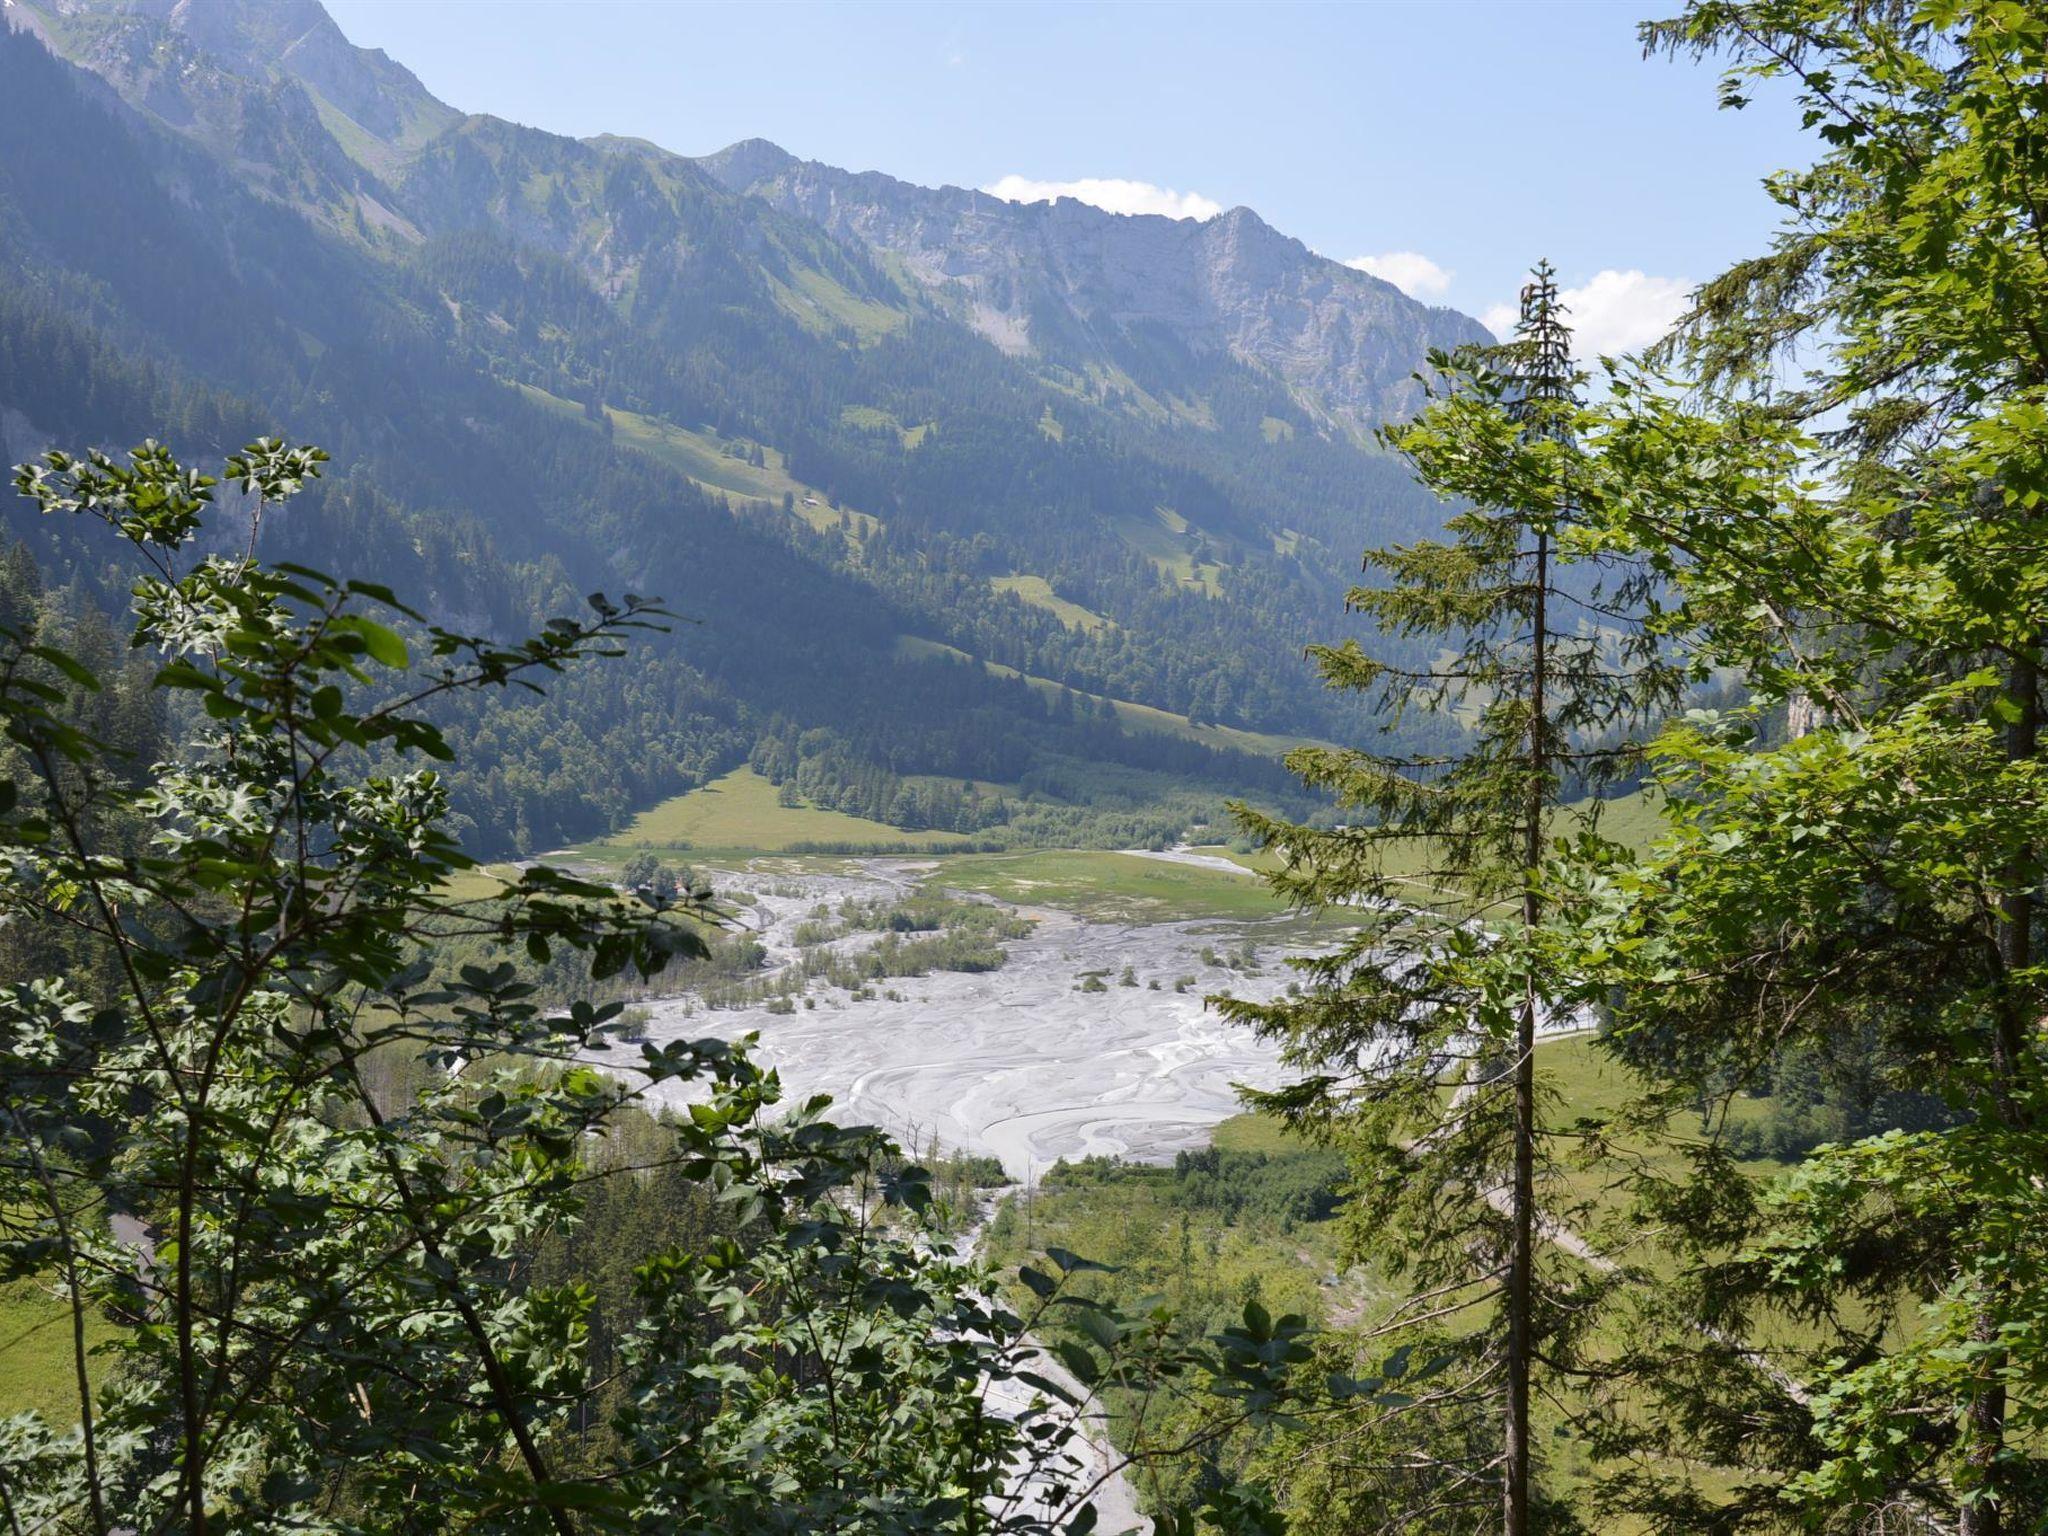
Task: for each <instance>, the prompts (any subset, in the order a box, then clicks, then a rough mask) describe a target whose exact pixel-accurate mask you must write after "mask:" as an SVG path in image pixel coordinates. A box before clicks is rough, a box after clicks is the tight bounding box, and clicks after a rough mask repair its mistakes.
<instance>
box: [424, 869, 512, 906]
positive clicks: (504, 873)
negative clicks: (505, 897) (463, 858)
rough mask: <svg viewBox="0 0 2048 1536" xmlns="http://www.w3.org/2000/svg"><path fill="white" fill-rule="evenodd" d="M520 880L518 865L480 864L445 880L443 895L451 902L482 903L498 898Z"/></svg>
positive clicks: (442, 883)
mask: <svg viewBox="0 0 2048 1536" xmlns="http://www.w3.org/2000/svg"><path fill="white" fill-rule="evenodd" d="M518 879H519V866H518V865H517V864H479V865H477V867H476V868H474V869H465V870H464V871H462V873H461V874H459V875H451V876H449V878H447V879H446V880H443V881H442V882H441V894H442V895H443V896H445V897H446V898H448V900H450V901H481V900H483V899H484V898H486V897H489V896H496V895H497V894H498V893H499V892H500V891H502V890H504V888H505V887H506V886H507V885H509V884H512V883H513V882H515V881H517V880H518Z"/></svg>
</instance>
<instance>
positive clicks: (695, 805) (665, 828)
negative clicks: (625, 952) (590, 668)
mask: <svg viewBox="0 0 2048 1536" xmlns="http://www.w3.org/2000/svg"><path fill="white" fill-rule="evenodd" d="M965 841H967V839H965V838H963V837H962V836H961V835H960V834H959V833H957V832H906V831H904V830H903V829H902V828H900V827H892V826H890V825H888V823H886V822H880V821H869V820H868V819H867V818H866V817H864V816H849V815H847V814H846V813H845V812H843V811H823V810H819V809H817V808H816V807H813V806H808V805H797V806H789V805H784V804H782V803H781V799H780V796H779V794H778V792H777V790H776V787H775V786H774V785H773V784H771V783H770V782H769V781H768V780H766V779H764V778H762V777H761V775H760V774H758V773H756V772H754V770H753V769H751V768H738V769H735V770H733V772H731V773H728V774H726V775H725V777H723V778H720V779H714V780H712V781H711V782H710V783H709V784H706V785H704V786H703V787H702V788H699V789H693V790H691V791H690V792H689V793H688V794H682V795H677V796H675V797H674V798H672V799H669V800H664V801H662V803H661V804H659V805H657V806H655V807H654V808H653V809H652V810H648V811H643V812H641V813H640V815H639V816H637V817H635V818H634V821H633V824H632V825H631V826H630V827H628V828H626V830H625V831H623V832H620V833H618V834H617V835H616V836H613V837H609V838H605V839H602V840H601V841H598V842H594V843H587V844H584V845H583V846H582V847H581V848H579V849H578V850H577V851H578V852H579V853H582V854H584V855H586V856H587V857H590V858H595V859H600V860H606V861H621V860H624V859H628V858H631V857H632V856H633V854H634V853H635V852H636V851H638V850H640V849H642V848H649V849H655V850H660V849H664V848H670V849H679V850H683V849H686V850H689V851H691V852H693V853H706V852H718V853H779V852H782V851H783V850H785V849H787V848H789V847H790V846H791V845H792V844H795V843H916V844H919V845H921V846H923V847H926V848H930V849H933V850H935V851H936V850H942V849H945V848H947V847H950V846H952V845H954V844H957V843H962V842H965Z"/></svg>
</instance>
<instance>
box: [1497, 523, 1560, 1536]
mask: <svg viewBox="0 0 2048 1536" xmlns="http://www.w3.org/2000/svg"><path fill="white" fill-rule="evenodd" d="M1549 588H1550V537H1549V535H1548V534H1547V533H1541V532H1539V533H1538V534H1537V535H1536V585H1535V599H1534V601H1533V602H1532V603H1531V605H1530V665H1529V763H1528V766H1529V790H1528V796H1529V799H1528V806H1527V809H1526V816H1527V824H1526V825H1525V826H1524V828H1523V834H1524V845H1523V862H1524V865H1525V868H1524V871H1523V884H1522V922H1523V925H1524V927H1525V928H1526V929H1528V930H1530V931H1533V930H1534V929H1535V927H1536V925H1537V924H1538V923H1540V922H1541V921H1542V919H1543V899H1542V896H1541V895H1540V894H1539V892H1538V891H1537V887H1536V869H1537V866H1538V865H1539V864H1540V863H1541V862H1542V859H1543V833H1544V815H1543V813H1544V810H1545V809H1546V805H1547V802H1548V799H1549V784H1548V773H1549V761H1548V751H1547V749H1548V745H1549V744H1548V742H1547V740H1546V736H1547V731H1546V729H1545V727H1546V725H1547V723H1548V721H1547V717H1546V713H1545V712H1546V710H1547V709H1548V707H1549V701H1548V700H1547V698H1546V697H1545V685H1546V682H1547V679H1546V677H1545V675H1544V669H1545V665H1546V663H1547V661H1548V656H1547V651H1548V648H1549V643H1550V635H1549V617H1550V616H1549V613H1548V608H1547V603H1548V596H1549ZM1541 1009H1542V1001H1541V994H1540V991H1539V989H1538V986H1537V977H1536V973H1535V970H1534V968H1533V967H1532V968H1531V969H1530V971H1529V972H1528V974H1527V976H1526V977H1525V978H1524V983H1523V993H1522V1011H1521V1016H1520V1018H1519V1019H1518V1020H1517V1022H1516V1029H1515V1058H1514V1063H1515V1068H1514V1069H1515V1146H1514V1175H1513V1187H1512V1188H1511V1190H1510V1191H1509V1196H1508V1227H1509V1236H1508V1286H1507V1314H1508V1316H1507V1324H1508V1349H1507V1424H1506V1434H1505V1436H1504V1453H1505V1460H1506V1465H1505V1467H1504V1468H1503V1475H1502V1478H1501V1494H1502V1521H1501V1529H1502V1530H1503V1531H1504V1532H1505V1533H1506V1536H1527V1533H1528V1530H1529V1442H1530V1433H1529V1365H1530V1360H1531V1357H1532V1356H1533V1354H1534V1352H1535V1339H1534V1331H1535V1319H1534V1315H1533V1314H1534V1307H1535V1292H1536V1281H1535V1269H1536V1021H1537V1016H1538V1014H1539V1013H1540V1012H1541Z"/></svg>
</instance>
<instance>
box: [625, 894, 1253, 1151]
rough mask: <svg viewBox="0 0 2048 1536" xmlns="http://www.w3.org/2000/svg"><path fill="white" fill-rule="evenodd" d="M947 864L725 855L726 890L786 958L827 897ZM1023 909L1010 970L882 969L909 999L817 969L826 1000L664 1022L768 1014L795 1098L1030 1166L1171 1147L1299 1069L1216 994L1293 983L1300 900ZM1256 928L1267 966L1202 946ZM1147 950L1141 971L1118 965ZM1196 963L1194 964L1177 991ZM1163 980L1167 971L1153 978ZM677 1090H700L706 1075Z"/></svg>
mask: <svg viewBox="0 0 2048 1536" xmlns="http://www.w3.org/2000/svg"><path fill="white" fill-rule="evenodd" d="M928 869H929V866H928V865H920V864H918V863H916V862H915V861H911V860H870V861H866V862H864V863H863V864H862V865H861V866H859V868H858V871H857V872H856V873H851V874H846V875H813V874H806V875H761V874H748V873H733V872H723V871H720V872H714V874H713V879H714V883H715V884H716V886H717V887H718V888H719V889H720V890H722V891H726V892H732V891H736V890H743V891H747V892H749V893H750V894H752V895H753V896H754V898H755V904H754V905H753V906H752V907H750V908H747V909H745V921H746V923H747V925H748V926H749V927H750V928H752V929H753V930H754V932H755V937H757V938H758V939H759V940H760V941H761V942H762V943H763V945H764V946H765V947H766V948H767V951H768V964H769V967H770V972H769V974H772V973H773V970H774V969H775V968H778V967H781V966H785V965H789V964H791V963H793V962H794V961H795V959H796V957H797V949H796V946H795V944H794V943H793V941H792V938H791V934H792V932H793V930H794V929H795V927H796V925H797V923H799V922H801V921H802V920H803V919H804V918H805V917H806V916H808V915H809V914H810V912H811V911H812V909H813V908H815V907H816V906H817V905H818V904H819V903H821V902H823V903H830V904H831V905H833V906H837V904H838V903H839V902H841V901H842V900H845V899H846V898H848V897H856V898H860V899H864V900H865V899H872V898H875V897H883V898H888V899H900V898H902V897H904V896H908V895H910V894H911V893H912V892H913V891H914V890H915V888H916V885H917V882H918V880H919V879H920V878H922V877H923V875H924V874H925V873H926V871H927V870H928ZM1019 910H1021V911H1023V912H1024V913H1025V915H1027V916H1029V917H1031V918H1032V919H1033V920H1034V926H1033V930H1032V932H1031V934H1030V936H1029V937H1027V938H1022V939H1012V940H1008V941H1006V944H1005V947H1006V948H1007V950H1008V952H1009V958H1008V960H1007V962H1006V963H1005V964H1004V965H1003V967H1002V968H1001V969H1000V970H995V971H986V972H978V973H958V972H934V973H932V974H931V975H929V976H923V977H903V978H895V979H891V980H886V981H881V982H877V983H876V984H875V986H876V988H877V989H894V990H895V991H897V992H898V993H900V994H901V995H902V998H903V1000H902V1001H900V1002H898V1001H891V1000H889V999H888V998H886V997H884V996H880V995H878V996H876V997H875V998H873V999H871V1000H855V999H854V998H853V997H852V996H850V995H849V994H848V993H846V992H844V991H841V990H839V989H836V988H830V987H825V986H822V985H814V986H813V988H812V991H811V994H810V995H811V999H812V1001H813V1002H814V1004H815V1006H814V1007H813V1008H808V1009H807V1008H805V1007H803V1006H802V1005H801V1004H799V1006H798V1008H797V1011H796V1012H795V1013H788V1014H782V1013H772V1012H770V1011H769V1010H768V1008H767V1007H766V1005H765V1004H764V1005H759V1006H750V1007H745V1008H730V1009H707V1008H704V1007H703V1006H701V1004H700V1003H698V1002H697V1001H695V1000H693V999H692V998H690V997H689V996H687V995H686V996H681V997H674V998H666V999H661V1000H658V1001H655V1002H653V1003H651V1004H649V1005H647V1006H648V1012H649V1014H650V1019H649V1022H648V1025H647V1028H646V1033H647V1038H648V1039H650V1040H652V1041H655V1042H657V1043H659V1042H665V1041H668V1040H672V1039H678V1038H685V1039H699V1038H703V1037H704V1036H707V1035H711V1036H717V1037H720V1038H725V1039H731V1038H735V1037H737V1036H740V1035H743V1034H747V1033H749V1032H753V1031H758V1032H759V1034H760V1037H761V1043H760V1054H761V1057H762V1058H763V1059H765V1060H766V1061H768V1062H769V1063H771V1064H773V1065H774V1066H775V1067H777V1068H778V1069H779V1070H780V1072H781V1074H782V1079H783V1084H784V1089H785V1093H786V1095H787V1097H788V1098H789V1099H791V1100H801V1099H803V1098H806V1097H808V1096H809V1095H811V1094H815V1093H829V1094H831V1095H832V1097H833V1098H834V1100H835V1101H836V1102H835V1105H834V1109H833V1114H834V1116H835V1118H837V1119H839V1120H841V1121H842V1122H849V1123H852V1122H858V1123H866V1124H876V1125H880V1126H883V1127H884V1128H886V1129H887V1130H889V1131H891V1132H893V1133H895V1134H896V1135H898V1136H899V1137H900V1138H902V1139H903V1140H904V1141H905V1142H906V1143H907V1144H909V1145H913V1146H917V1147H922V1146H924V1145H925V1144H927V1143H928V1142H929V1141H930V1140H931V1139H932V1138H933V1137H934V1136H936V1138H937V1139H938V1141H939V1143H940V1145H942V1146H944V1147H946V1148H949V1149H959V1150H963V1151H968V1152H981V1153H990V1154H993V1155H994V1156H996V1157H998V1158H1000V1159H1001V1160H1002V1163H1003V1166H1004V1167H1005V1168H1006V1169H1007V1170H1008V1171H1009V1172H1010V1173H1011V1174H1012V1175H1013V1176H1014V1177H1017V1178H1027V1177H1029V1176H1031V1175H1032V1174H1033V1173H1034V1172H1035V1171H1036V1170H1038V1169H1041V1168H1043V1167H1045V1166H1046V1165H1047V1164H1049V1163H1051V1162H1053V1161H1055V1160H1057V1159H1059V1158H1062V1157H1066V1158H1073V1157H1085V1156H1089V1155H1091V1154H1095V1153H1104V1154H1114V1155H1119V1156H1124V1157H1130V1158H1137V1159H1143V1160H1146V1161H1157V1160H1162V1159H1165V1158H1169V1157H1171V1156H1172V1155H1173V1153H1175V1152H1176V1151H1179V1150H1181V1149H1183V1148H1191V1147H1196V1146H1200V1145H1201V1144H1203V1142H1204V1141H1205V1140H1206V1138H1207V1133H1208V1131H1209V1129H1210V1127H1212V1126H1214V1125H1215V1124H1216V1123H1217V1122H1218V1121H1220V1120H1222V1119H1224V1118H1226V1117H1227V1116H1229V1115H1232V1114H1235V1113H1236V1112H1237V1110H1238V1108H1239V1105H1238V1101H1237V1096H1236V1089H1235V1085H1236V1084H1239V1083H1244V1084H1248V1085H1251V1086H1255V1087H1270V1086H1272V1085H1274V1084H1276V1083H1278V1082H1279V1081H1281V1080H1282V1076H1283V1073H1282V1069H1281V1067H1280V1066H1279V1063H1278V1061H1277V1060H1276V1056H1275V1052H1274V1051H1273V1049H1272V1048H1271V1047H1270V1046H1267V1045H1264V1044H1261V1043H1260V1042H1259V1041H1257V1040H1255V1039H1254V1038H1253V1037H1252V1035H1251V1033H1250V1031H1248V1030H1245V1029H1241V1028H1238V1027H1236V1026H1234V1025H1231V1024H1229V1023H1228V1022H1226V1021H1225V1020H1224V1019H1223V1018H1222V1017H1220V1016H1219V1015H1218V1014H1217V1013H1216V1012H1215V1011H1214V1010H1213V1009H1210V1008H1208V1007H1206V1006H1205V1005H1204V1003H1203V997H1204V995H1205V994H1210V993H1218V992H1228V993H1232V994H1234V995H1237V996H1240V997H1248V998H1268V997H1272V996H1275V995H1277V994H1278V993H1279V992H1280V991H1281V990H1282V989H1283V988H1284V987H1285V985H1286V983H1287V981H1288V979H1289V977H1290V975H1291V972H1290V971H1289V970H1288V969H1287V968H1286V967H1285V966H1284V965H1282V964H1281V963H1280V962H1281V959H1282V957H1283V955H1284V953H1285V952H1286V950H1285V945H1284V938H1285V930H1286V929H1287V927H1288V925H1287V924H1286V923H1285V921H1284V920H1274V921H1268V922H1263V923H1262V922H1228V923H1226V922H1217V921H1213V920H1204V921H1196V922H1187V921H1182V922H1162V923H1098V922H1087V921H1083V920H1082V919H1080V918H1078V917H1075V916H1074V915H1072V914H1070V913H1066V912H1060V911H1054V910H1051V909H1047V908H1020V909H1019ZM1247 940H1249V941H1251V942H1252V943H1253V944H1254V945H1255V946H1256V948H1257V951H1258V963H1257V967H1256V970H1255V971H1252V972H1247V971H1244V970H1239V969H1230V968H1226V967H1223V966H1216V965H1209V964H1205V963H1204V961H1203V960H1202V958H1201V956H1202V951H1203V950H1204V949H1205V948H1211V949H1214V950H1215V951H1217V952H1219V953H1222V954H1226V955H1227V954H1229V953H1230V952H1233V951H1237V950H1239V949H1240V948H1241V946H1242V945H1243V944H1244V943H1245V942H1246V941H1247ZM842 942H845V941H842ZM1127 965H1128V966H1129V967H1131V969H1132V971H1133V972H1134V973H1135V975H1136V978H1137V982H1138V985H1136V986H1134V987H1133V986H1123V985H1120V984H1119V981H1118V978H1119V976H1120V975H1121V973H1122V972H1123V969H1124V967H1125V966H1127ZM1091 971H1094V972H1100V973H1104V974H1103V976H1102V981H1103V982H1104V984H1105V987H1106V990H1102V991H1086V992H1084V991H1082V990H1080V985H1081V981H1082V978H1083V977H1084V976H1085V975H1086V973H1088V972H1091ZM1186 976H1192V977H1193V978H1194V982H1193V984H1192V985H1191V986H1190V987H1189V989H1188V990H1187V991H1186V992H1178V993H1177V992H1175V991H1174V990H1173V987H1174V983H1175V981H1176V980H1177V979H1179V978H1181V977H1186ZM1155 980H1156V981H1157V982H1158V983H1159V986H1158V989H1157V990H1153V989H1152V988H1151V987H1150V986H1149V985H1148V983H1150V982H1152V981H1155ZM665 1091H666V1090H665ZM672 1091H673V1093H674V1096H675V1098H676V1099H677V1100H678V1101H680V1100H681V1099H682V1098H683V1097H684V1096H685V1093H686V1091H687V1090H686V1089H684V1088H683V1087H681V1086H680V1085H678V1086H677V1087H676V1088H675V1089H674V1090H672Z"/></svg>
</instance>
